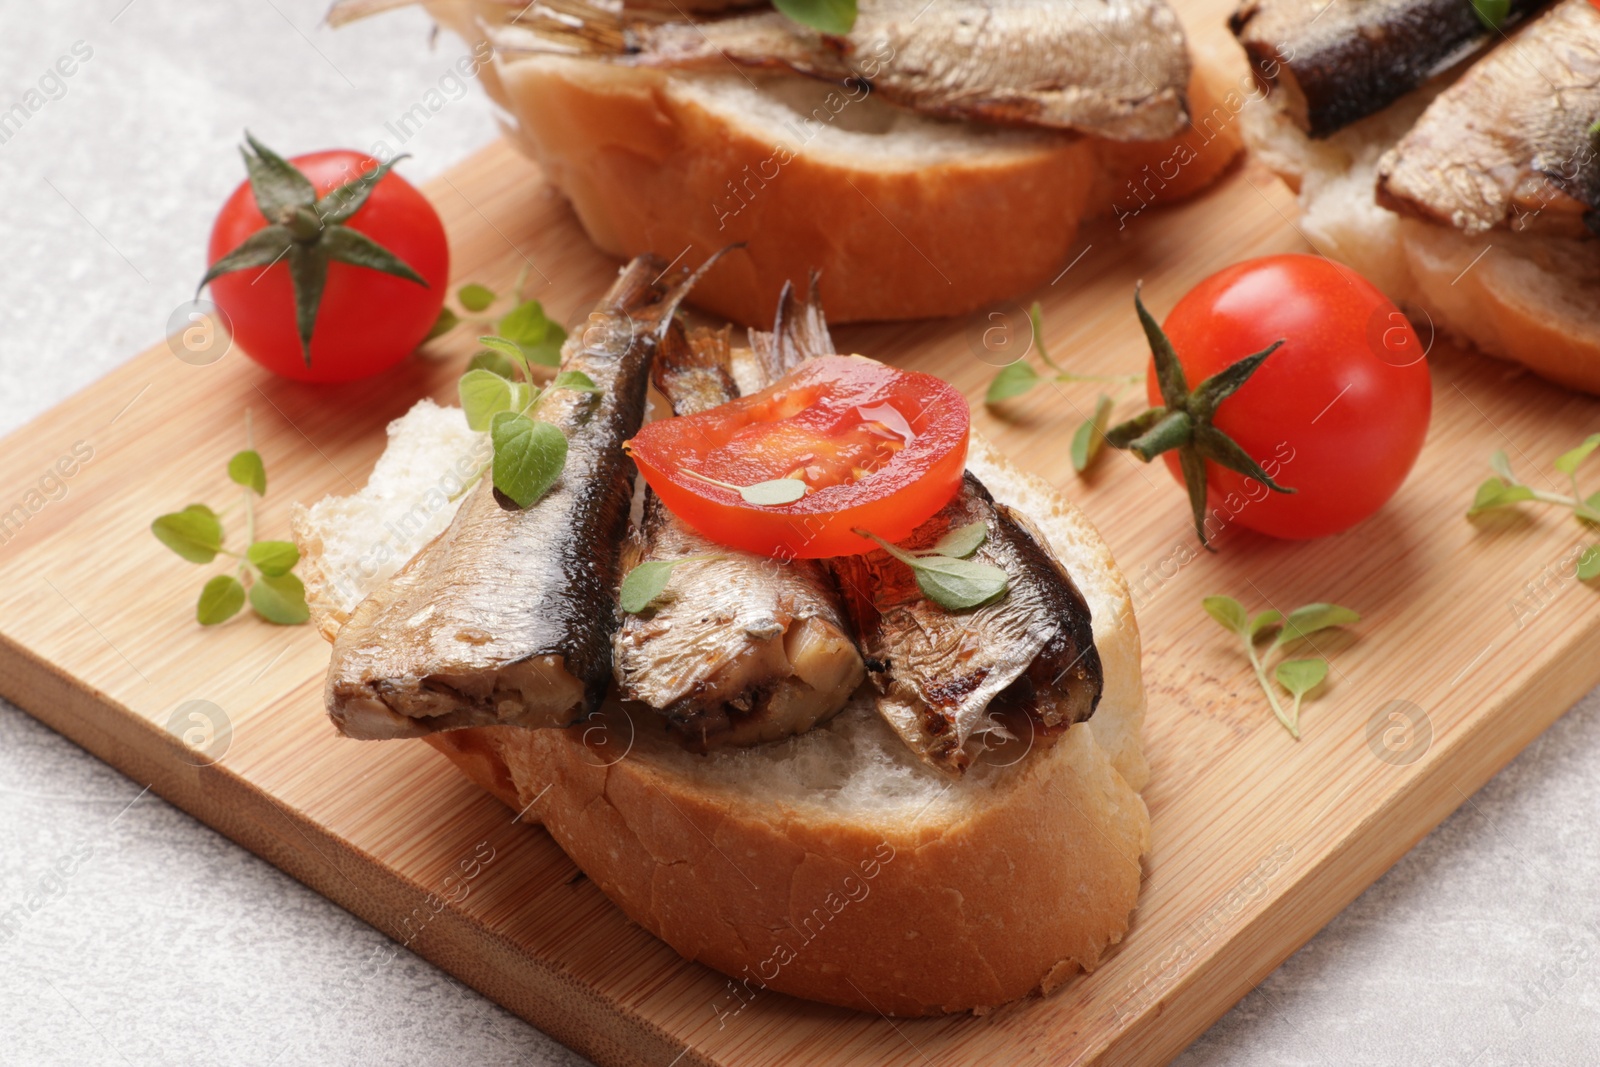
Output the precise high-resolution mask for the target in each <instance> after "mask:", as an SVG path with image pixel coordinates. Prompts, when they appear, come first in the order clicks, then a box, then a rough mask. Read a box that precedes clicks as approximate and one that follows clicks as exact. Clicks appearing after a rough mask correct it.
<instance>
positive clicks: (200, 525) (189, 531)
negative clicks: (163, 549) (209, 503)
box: [150, 504, 222, 563]
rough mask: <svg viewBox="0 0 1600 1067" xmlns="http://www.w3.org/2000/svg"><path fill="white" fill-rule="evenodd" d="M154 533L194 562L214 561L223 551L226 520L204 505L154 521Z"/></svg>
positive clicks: (165, 543)
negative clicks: (223, 533) (223, 522)
mask: <svg viewBox="0 0 1600 1067" xmlns="http://www.w3.org/2000/svg"><path fill="white" fill-rule="evenodd" d="M150 532H151V533H153V534H155V535H156V540H158V541H160V542H161V543H162V544H164V545H166V546H167V547H168V548H170V549H172V551H174V552H176V553H177V554H178V555H180V556H182V557H183V558H184V559H186V560H188V561H189V562H190V563H210V562H211V561H212V560H214V559H216V558H217V553H218V552H220V551H222V520H220V519H218V518H217V513H216V512H214V511H212V510H211V509H210V508H208V507H206V506H205V505H204V504H190V505H189V506H188V507H186V508H184V509H183V510H182V511H178V512H174V513H172V514H170V515H163V516H161V517H160V518H159V519H157V520H156V521H155V522H152V523H151V524H150Z"/></svg>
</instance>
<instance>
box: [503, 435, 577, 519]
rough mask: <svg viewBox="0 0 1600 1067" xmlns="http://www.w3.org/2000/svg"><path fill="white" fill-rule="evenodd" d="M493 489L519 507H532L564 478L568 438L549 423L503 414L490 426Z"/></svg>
mask: <svg viewBox="0 0 1600 1067" xmlns="http://www.w3.org/2000/svg"><path fill="white" fill-rule="evenodd" d="M489 438H490V440H491V441H492V442H493V443H494V462H493V464H492V466H491V471H492V473H493V477H494V487H495V488H496V489H497V490H499V491H500V493H501V495H502V496H504V497H506V498H507V499H508V500H510V501H511V502H512V503H514V504H516V506H517V507H519V508H530V507H532V506H533V505H534V504H535V503H537V502H538V500H539V498H540V497H542V496H544V495H545V493H547V492H549V490H550V487H551V486H552V485H554V484H555V483H556V479H558V478H560V477H561V471H562V469H563V468H564V467H565V466H566V464H567V438H566V435H565V434H563V433H562V432H561V431H560V430H558V429H556V428H555V427H554V426H552V425H550V424H549V423H548V422H541V421H539V420H538V419H530V418H529V417H528V416H526V415H523V414H521V413H519V412H515V411H502V412H501V413H500V414H498V415H496V416H495V417H494V418H493V420H491V422H490V424H489Z"/></svg>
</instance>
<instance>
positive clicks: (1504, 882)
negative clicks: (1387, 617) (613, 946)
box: [0, 0, 1600, 1067]
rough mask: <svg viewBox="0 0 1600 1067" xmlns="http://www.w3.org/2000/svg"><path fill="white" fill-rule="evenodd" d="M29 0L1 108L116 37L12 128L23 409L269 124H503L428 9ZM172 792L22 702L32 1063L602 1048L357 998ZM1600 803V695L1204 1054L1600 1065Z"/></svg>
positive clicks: (85, 346)
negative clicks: (454, 66) (162, 791)
mask: <svg viewBox="0 0 1600 1067" xmlns="http://www.w3.org/2000/svg"><path fill="white" fill-rule="evenodd" d="M5 7H6V10H5V12H4V13H3V14H0V72H3V75H0V112H3V111H4V110H5V109H7V108H9V107H10V106H11V104H12V103H14V102H16V101H17V100H20V99H21V98H22V97H23V94H24V93H26V92H27V91H28V90H29V89H39V88H40V79H41V78H42V77H46V75H47V72H48V71H49V70H50V68H51V67H52V66H53V64H54V63H55V61H56V59H57V58H58V57H59V56H62V55H70V54H72V48H73V45H74V44H75V43H77V42H83V45H82V46H80V52H81V51H82V50H83V49H84V48H87V49H90V50H92V55H90V56H89V58H88V59H87V60H86V61H83V62H82V63H81V64H80V65H79V66H78V67H77V69H76V70H75V72H74V73H73V74H72V76H71V77H70V78H67V79H62V80H60V81H59V82H57V81H51V80H49V79H48V78H47V79H46V85H45V86H44V87H43V90H42V91H41V94H40V95H41V96H43V97H46V99H45V100H44V102H43V105H42V106H41V107H40V108H39V109H38V110H37V111H36V112H35V113H33V114H32V115H31V116H30V117H29V118H28V120H27V121H26V122H25V123H23V124H22V126H21V128H20V129H17V130H16V131H15V132H14V133H12V134H11V135H10V136H9V138H8V139H6V140H4V142H3V143H0V235H3V242H0V250H3V256H0V279H3V282H4V294H5V295H4V300H3V302H0V306H3V311H0V316H3V320H0V321H3V326H0V433H3V432H9V431H11V430H13V429H15V428H16V427H18V426H20V425H22V424H23V423H24V422H26V421H27V419H28V418H30V417H31V416H33V415H35V414H37V413H39V412H41V411H44V410H45V409H46V408H48V407H50V406H51V405H53V404H55V403H57V402H58V401H61V400H63V399H65V398H66V397H67V396H69V395H70V394H71V393H73V392H74V391H76V390H78V389H80V388H82V387H83V386H85V385H87V384H89V383H90V382H91V381H93V380H94V379H95V378H97V377H99V376H100V375H102V374H104V373H105V372H106V371H108V370H110V369H111V368H112V367H113V366H115V365H116V364H117V363H119V362H120V361H122V360H124V359H126V358H127V357H128V356H129V355H131V354H132V353H134V352H136V351H138V350H140V349H142V348H144V347H145V346H147V345H149V344H151V343H153V342H154V341H156V340H157V339H159V338H160V337H161V336H162V334H163V332H164V329H165V323H166V320H167V315H168V313H169V312H170V311H171V310H172V309H173V308H174V307H175V306H176V305H177V304H179V303H180V302H182V301H183V300H185V299H187V298H188V297H189V295H191V294H192V292H193V287H194V282H195V279H196V278H197V277H198V275H199V274H200V272H201V269H202V259H201V256H202V250H203V248H204V243H205V238H206V234H207V232H208V226H209V223H210V212H211V210H212V208H213V206H214V205H216V204H217V203H219V202H220V201H221V199H222V197H223V196H225V195H226V194H227V192H228V191H229V190H230V189H231V188H232V187H233V185H234V184H235V182H236V181H238V179H239V177H240V172H241V168H240V166H239V164H238V162H237V157H236V156H235V154H234V151H233V146H234V145H235V144H236V143H237V141H238V139H239V136H240V131H241V130H242V129H243V128H245V127H246V126H248V127H249V128H250V129H251V130H252V132H254V133H255V134H256V135H257V136H259V137H261V138H262V139H263V140H265V141H266V143H268V144H270V145H273V146H275V147H277V148H278V149H280V150H282V151H284V152H286V153H290V152H296V151H305V150H310V149H313V148H321V147H330V146H336V145H347V146H352V147H363V148H365V147H369V146H371V145H373V144H374V143H376V142H377V141H378V140H380V139H387V140H389V141H390V143H391V144H393V143H394V135H393V133H392V132H390V131H389V130H388V129H387V124H389V123H391V122H395V121H397V120H398V118H399V117H400V116H401V115H402V114H404V113H406V112H407V111H409V110H410V109H411V108H412V106H413V105H414V104H416V103H417V102H418V101H419V100H420V99H421V98H422V95H423V94H424V93H425V92H426V91H427V90H429V89H430V88H441V89H442V90H443V91H444V94H445V98H446V100H447V101H448V102H447V103H446V105H445V106H444V107H442V108H440V109H439V110H438V112H437V113H433V114H431V116H430V118H429V120H428V121H427V122H426V123H425V124H424V125H423V126H422V128H421V129H420V130H418V131H416V132H415V133H414V134H413V135H412V136H411V137H410V139H409V140H408V142H407V143H406V145H405V146H404V147H405V149H406V150H408V151H410V152H412V153H413V154H414V156H415V158H414V159H413V160H411V161H409V162H407V163H405V164H403V170H404V173H406V174H407V175H409V176H410V177H411V178H413V179H420V178H426V177H428V176H429V175H431V174H433V173H435V172H437V171H439V170H441V169H443V168H445V167H446V166H448V165H449V164H451V163H453V162H455V161H456V160H458V159H460V158H461V157H462V156H464V155H466V154H467V153H468V152H469V151H470V150H471V149H473V148H476V147H478V146H479V145H481V144H483V143H485V142H487V141H488V140H489V139H491V138H492V137H493V136H494V135H495V130H494V125H493V121H492V118H491V115H490V112H489V108H488V105H487V104H486V103H485V101H484V100H483V98H482V96H481V94H479V93H478V92H477V90H476V89H475V88H474V89H472V90H471V91H470V92H466V93H464V94H456V93H455V92H454V90H453V88H452V87H451V85H450V83H449V82H448V80H443V81H442V79H446V75H447V72H448V68H449V65H450V62H451V61H452V60H453V59H454V58H455V56H456V54H457V52H459V51H460V48H459V46H458V45H457V44H456V43H455V42H454V41H453V40H450V39H448V38H446V39H442V40H441V43H440V45H439V46H438V50H437V51H432V52H430V51H429V50H428V48H427V47H426V37H427V32H428V26H427V23H426V21H425V20H424V19H423V18H422V17H420V16H419V15H417V14H415V13H412V12H404V13H400V14H397V15H391V16H387V17H384V18H381V19H378V20H376V21H373V22H371V23H368V24H364V25H358V26H355V27H352V28H349V29H346V30H342V31H339V32H338V33H333V32H331V31H329V30H328V29H326V28H325V27H322V26H321V25H320V19H321V15H322V10H323V7H324V0H250V2H245V0H213V2H210V3H195V2H190V3H180V2H178V0H54V2H52V3H51V4H50V5H48V6H47V5H45V4H26V5H25V4H22V3H19V2H18V0H8V2H7V3H6V5H5ZM3 133H4V131H0V135H3ZM141 789H142V786H141V783H136V782H131V781H129V780H128V779H126V778H124V777H122V776H121V775H120V774H118V773H117V772H116V771H113V770H111V769H110V768H108V767H106V766H105V765H104V764H102V763H100V762H99V761H97V760H95V759H94V758H93V757H91V756H89V755H87V754H86V753H84V752H82V751H81V750H79V749H78V748H76V747H75V746H74V745H72V744H71V743H70V742H67V741H65V740H63V739H61V738H60V737H58V736H56V735H55V734H53V733H51V732H50V731H49V730H47V729H45V728H44V727H43V726H40V725H39V724H38V723H36V722H34V721H33V720H32V719H30V718H28V717H27V716H26V715H24V714H23V713H21V712H19V711H17V710H16V709H14V708H11V707H9V706H7V705H4V704H3V703H0V845H3V852H0V855H3V856H4V862H3V864H0V1061H4V1062H6V1063H20V1064H72V1065H75V1067H76V1065H89V1064H102V1063H103V1064H119V1063H120V1064H137V1065H141V1067H142V1065H145V1064H170V1063H195V1064H207V1065H209V1064H255V1065H266V1064H271V1063H278V1064H284V1065H298V1064H304V1063H328V1064H345V1063H385V1064H400V1063H405V1064H447V1063H463V1064H473V1065H489V1064H499V1063H506V1064H509V1063H530V1062H532V1063H542V1064H577V1063H582V1062H584V1061H582V1060H581V1059H579V1058H578V1057H576V1056H574V1055H573V1054H572V1053H570V1052H568V1051H567V1050H565V1049H564V1048H562V1047H561V1046H559V1045H556V1044H555V1043H554V1042H552V1041H551V1040H549V1039H548V1038H546V1037H545V1036H544V1035H542V1034H541V1033H539V1032H538V1031H537V1030H535V1029H533V1028H532V1027H530V1026H528V1025H526V1024H524V1023H523V1022H521V1021H520V1020H518V1019H516V1018H514V1017H513V1016H511V1015H510V1014H508V1013H507V1012H505V1011H503V1010H501V1009H500V1008H498V1007H497V1006H495V1005H494V1004H493V1003H491V1002H489V1001H488V1000H485V999H484V998H483V997H481V996H479V995H478V994H477V993H475V992H473V991H472V990H470V989H467V988H466V987H464V986H462V985H461V984H460V983H459V982H457V981H456V980H455V979H453V978H451V977H450V976H449V975H446V974H444V973H443V972H441V971H439V970H438V969H436V968H435V967H433V966H432V965H431V964H429V963H427V962H425V961H424V960H422V959H420V958H417V957H414V956H411V955H409V954H407V953H405V952H401V953H400V955H399V957H398V958H397V960H396V962H394V963H393V964H392V965H390V966H389V967H387V968H386V969H384V970H382V971H380V972H379V973H377V974H375V975H373V976H372V978H371V980H370V981H369V982H368V983H367V984H366V985H364V986H363V987H361V988H360V990H359V992H358V993H357V994H356V996H355V998H354V1001H353V1002H351V1003H349V1004H348V1005H347V1006H346V1007H345V1008H344V1010H343V1011H341V1012H339V1013H338V1017H337V1019H335V1018H333V1015H334V1013H333V1012H331V1011H330V1010H329V1003H330V1000H331V999H333V998H334V997H335V996H338V997H341V998H342V997H345V996H347V995H348V994H347V992H345V987H342V986H337V984H338V983H339V978H340V976H341V975H343V974H346V973H348V971H349V970H350V969H351V968H354V967H357V966H361V965H362V962H363V961H364V960H366V959H368V958H369V957H370V954H371V952H372V950H373V948H374V946H375V945H377V944H378V943H379V942H380V941H381V940H382V935H380V934H378V933H377V932H376V931H374V930H373V929H371V928H370V927H368V926H367V925H366V924H364V923H362V922H360V921H358V920H356V919H354V918H352V917H351V916H349V915H348V914H346V913H345V912H343V911H341V910H340V909H339V908H337V907H335V906H334V905H333V904H330V903H329V902H327V901H326V900H323V899H322V898H321V897H319V896H317V895H316V894H315V893H313V892H312V891H310V890H309V889H306V888H305V887H303V886H301V885H300V884H299V883H297V882H295V881H293V880H292V879H290V878H289V877H288V876H286V875H284V874H281V873H280V872H278V871H277V870H275V869H274V868H272V867H271V866H269V865H268V864H266V863H265V862H263V861H261V860H258V859H256V858H255V857H254V856H252V855H250V854H249V853H247V852H245V851H244V850H243V849H241V848H238V847H237V846H235V845H233V844H232V843H231V842H229V841H227V840H226V839H224V838H222V837H220V836H218V835H217V834H215V833H213V832H212V831H211V830H209V829H207V828H206V827H204V826H202V825H200V824H198V823H196V822H195V821H193V820H192V819H190V818H189V817H188V816H186V815H184V814H183V813H182V812H180V811H177V810H176V809H174V808H172V807H171V806H170V805H168V804H166V803H165V802H163V801H162V800H160V799H159V798H157V797H156V796H154V795H153V794H150V793H146V792H142V791H141ZM1597 814H1600V694H1591V695H1590V696H1589V698H1588V699H1586V700H1585V701H1584V702H1583V703H1582V704H1580V705H1579V706H1578V707H1577V708H1575V709H1574V710H1573V711H1572V712H1571V713H1569V714H1568V715H1567V717H1566V718H1564V719H1563V720H1562V721H1560V722H1559V723H1557V724H1556V725H1555V726H1554V727H1553V728H1552V729H1551V730H1550V731H1549V732H1548V733H1546V734H1545V736H1544V737H1542V738H1541V739H1539V740H1538V741H1537V742H1535V743H1534V745H1533V746H1532V747H1531V748H1530V749H1529V750H1528V751H1527V752H1526V753H1524V754H1523V755H1522V756H1521V757H1520V758H1519V759H1517V760H1516V761H1515V762H1514V763H1513V764H1512V765H1511V766H1510V767H1509V768H1507V769H1506V770H1505V771H1504V772H1502V773H1501V774H1500V775H1499V776H1498V777H1496V778H1495V779H1494V780H1493V781H1492V782H1491V783H1490V784H1489V785H1488V786H1487V787H1486V788H1485V789H1484V790H1483V791H1482V792H1481V793H1479V794H1478V795H1477V796H1475V797H1473V798H1472V799H1471V800H1470V801H1469V802H1468V803H1467V804H1465V805H1464V806H1463V808H1462V810H1461V811H1459V812H1457V813H1456V815H1454V816H1453V817H1452V818H1450V819H1449V820H1448V821H1447V822H1446V823H1445V824H1444V825H1443V826H1442V827H1441V828H1440V829H1439V830H1437V831H1436V832H1434V833H1433V834H1432V835H1430V836H1429V837H1428V838H1426V839H1425V840H1424V841H1423V842H1422V843H1421V844H1420V845H1419V846H1418V847H1417V848H1416V849H1415V850H1414V851H1413V852H1412V853H1411V854H1410V855H1408V856H1407V857H1406V858H1405V859H1403V860H1402V861H1401V862H1400V863H1399V864H1398V865H1397V866H1396V867H1395V868H1394V869H1393V870H1392V871H1391V872H1389V874H1387V875H1386V876H1384V878H1382V879H1381V880H1380V881H1379V882H1378V883H1377V884H1376V885H1374V886H1373V887H1372V888H1371V889H1369V890H1368V891H1367V892H1366V893H1365V894H1363V895H1362V896H1361V898H1360V899H1358V900H1357V901H1356V902H1355V903H1354V904H1353V905H1352V906H1351V907H1350V908H1349V909H1348V910H1347V911H1345V913H1344V914H1342V915H1341V916H1339V917H1338V918H1337V919H1336V920H1334V922H1333V923H1332V924H1331V925H1329V926H1328V928H1327V929H1326V930H1324V931H1323V932H1322V933H1321V934H1319V935H1318V936H1317V937H1316V938H1314V939H1313V940H1312V941H1311V943H1310V944H1308V945H1307V946H1306V947H1305V948H1303V949H1302V950H1300V951H1299V952H1298V953H1296V954H1295V955H1294V956H1293V957H1291V958H1290V959H1289V960H1288V961H1287V962H1286V963H1285V964H1284V965H1283V966H1282V967H1281V968H1279V969H1278V971H1276V972H1275V973H1274V974H1272V975H1271V976H1270V977H1269V978H1268V979H1267V980H1266V981H1265V982H1263V983H1262V985H1261V986H1260V987H1259V988H1258V989H1256V990H1255V991H1254V992H1252V993H1251V994H1250V995H1249V996H1247V997H1246V998H1245V999H1244V1001H1242V1002H1241V1003H1240V1004H1239V1006H1238V1007H1236V1008H1235V1009H1234V1010H1233V1011H1232V1012H1230V1013H1229V1014H1228V1015H1227V1016H1226V1017H1225V1018H1223V1019H1222V1020H1221V1021H1220V1022H1218V1023H1217V1025H1216V1026H1214V1027H1213V1028H1212V1029H1211V1030H1210V1032H1208V1033H1207V1034H1206V1035H1205V1036H1204V1037H1203V1038H1201V1039H1200V1041H1198V1042H1197V1043H1196V1044H1195V1045H1194V1047H1193V1048H1191V1049H1190V1050H1189V1051H1188V1052H1186V1053H1185V1054H1184V1055H1183V1056H1182V1057H1181V1058H1180V1059H1179V1061H1178V1062H1179V1063H1180V1064H1182V1065H1183V1067H1205V1065H1212V1064H1225V1063H1226V1064H1252V1065H1253V1064H1263V1065H1267V1064H1271V1065H1278V1064H1294V1065H1300V1064H1304V1065H1310V1067H1315V1065H1328V1067H1334V1065H1338V1067H1344V1065H1346V1064H1384V1063H1398V1064H1459V1065H1467V1064H1472V1063H1476V1064H1480V1065H1483V1067H1491V1065H1501V1064H1528V1065H1536V1064H1537V1065H1545V1064H1595V1063H1600V981H1597V979H1600V836H1597V834H1596V816H1597ZM63 872H65V873H63ZM36 894H43V895H46V896H49V897H50V898H51V902H50V903H49V905H48V906H47V907H45V908H44V909H42V910H40V911H37V912H35V913H33V914H31V915H28V916H27V917H26V918H25V919H24V920H22V921H20V922H11V923H7V922H6V921H5V920H6V916H8V915H15V914H17V911H16V905H18V904H19V903H22V902H25V901H26V900H28V899H29V897H30V896H33V895H36ZM336 987H337V988H336ZM663 1067H666V1065H663Z"/></svg>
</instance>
